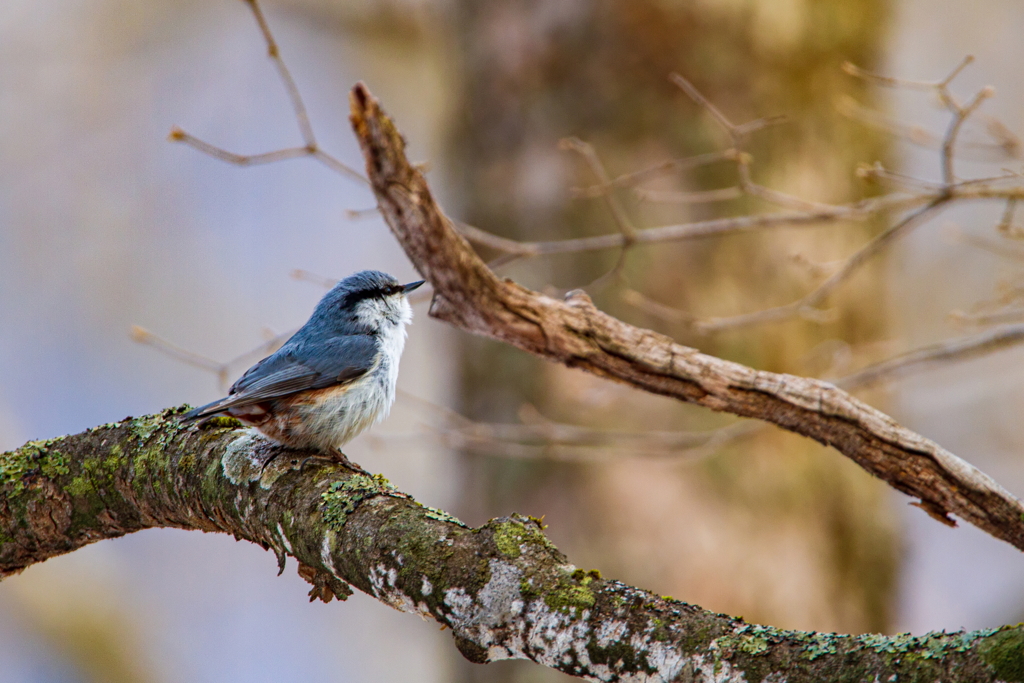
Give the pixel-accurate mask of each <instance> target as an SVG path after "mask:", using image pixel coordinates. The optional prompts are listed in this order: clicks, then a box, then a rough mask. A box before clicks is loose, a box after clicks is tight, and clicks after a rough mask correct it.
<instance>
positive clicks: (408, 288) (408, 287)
mask: <svg viewBox="0 0 1024 683" xmlns="http://www.w3.org/2000/svg"><path fill="white" fill-rule="evenodd" d="M424 282H426V280H420V281H418V282H410V283H409V284H407V285H402V294H408V293H409V292H411V291H412V290H414V289H416V288H417V287H419V286H420V285H422V284H423V283H424Z"/></svg>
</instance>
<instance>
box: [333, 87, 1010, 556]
mask: <svg viewBox="0 0 1024 683" xmlns="http://www.w3.org/2000/svg"><path fill="white" fill-rule="evenodd" d="M350 99H351V107H352V114H351V120H352V125H353V128H354V129H355V132H356V136H357V138H358V139H359V142H360V145H361V146H362V149H363V154H364V156H365V157H366V167H367V173H368V175H369V178H370V183H371V185H372V187H373V189H374V192H375V194H376V196H377V202H378V206H379V208H380V210H381V213H382V214H383V215H384V218H385V220H387V223H388V225H389V226H390V228H391V231H392V233H394V235H395V237H396V238H397V239H398V241H399V243H400V244H401V245H402V247H403V248H404V249H405V252H406V254H407V255H408V256H409V258H410V260H412V262H413V264H414V265H415V266H416V268H417V269H418V270H419V272H420V273H421V274H422V275H423V276H424V277H426V278H427V279H428V280H429V281H430V283H431V284H432V285H433V287H434V300H433V302H432V305H431V308H430V315H432V316H433V317H435V318H439V319H441V320H445V321H447V322H449V323H452V324H453V325H456V326H457V327H459V328H461V329H463V330H466V331H468V332H472V333H474V334H479V335H482V336H486V337H491V338H493V339H497V340H500V341H503V342H506V343H508V344H511V345H513V346H516V347H518V348H520V349H523V350H524V351H529V352H530V353H533V354H536V355H538V356H541V357H543V358H546V359H548V360H552V361H555V362H559V363H563V364H565V365H567V366H569V367H576V368H581V369H583V370H586V371H588V372H591V373H594V374H596V375H599V376H601V377H605V378H608V379H613V380H617V381H620V382H625V383H627V384H630V385H632V386H635V387H637V388H639V389H643V390H644V391H649V392H652V393H655V394H663V395H665V396H672V397H674V398H678V399H680V400H682V401H686V402H689V403H696V404H698V405H702V406H705V407H707V408H711V409H712V410H717V411H723V412H729V413H733V414H735V415H739V416H741V417H753V418H758V419H761V420H765V421H768V422H772V423H774V424H776V425H778V426H780V427H783V428H785V429H788V430H790V431H793V432H796V433H798V434H803V435H804V436H808V437H810V438H812V439H815V440H816V441H819V442H821V443H823V444H825V445H828V446H832V447H834V448H835V449H836V450H838V451H839V452H840V453H842V454H843V455H845V456H847V457H849V458H851V459H852V460H853V461H854V462H856V463H857V464H858V465H860V466H861V467H863V468H864V469H865V470H867V471H868V472H870V473H871V474H873V475H875V476H876V477H878V478H880V479H882V480H884V481H885V482H887V483H888V484H889V485H890V486H892V487H893V488H895V489H897V490H899V491H902V492H903V493H906V494H907V495H909V496H913V497H915V498H918V499H919V501H920V502H918V503H916V504H917V505H918V506H919V507H921V508H922V509H924V510H925V511H926V512H927V513H928V514H929V515H931V516H932V517H934V518H935V519H937V520H939V521H941V522H943V523H945V524H949V525H951V526H952V525H955V522H954V521H953V520H952V519H951V518H950V517H949V516H948V515H949V514H950V513H952V514H956V515H958V516H959V517H961V518H963V519H965V520H967V521H969V522H971V523H972V524H974V525H975V526H977V527H979V528H980V529H983V530H984V531H986V532H988V533H990V534H992V535H993V536H995V537H996V538H999V539H1002V540H1004V541H1006V542H1007V543H1010V544H1012V545H1014V546H1015V547H1016V548H1018V549H1021V550H1024V506H1022V504H1021V502H1020V501H1019V500H1017V499H1016V498H1015V497H1014V496H1012V495H1011V494H1010V493H1009V492H1007V491H1006V490H1005V489H1003V488H1002V487H1001V486H999V485H998V484H997V483H996V482H995V481H993V480H992V479H991V478H990V477H988V476H987V475H986V474H984V473H983V472H981V471H979V470H978V469H976V468H975V467H973V466H972V465H970V464H969V463H967V462H965V461H963V460H961V459H960V458H958V457H957V456H955V455H953V454H952V453H950V452H949V451H947V450H945V449H944V448H942V447H941V446H939V445H938V444H936V443H934V442H932V441H930V440H928V439H926V438H924V437H923V436H921V435H919V434H916V433H914V432H912V431H910V430H908V429H905V428H904V427H901V426H900V425H898V424H897V423H896V422H895V421H894V420H893V419H892V418H890V417H889V416H888V415H885V414H884V413H882V412H880V411H878V410H875V409H874V408H872V407H870V406H868V405H867V404H865V403H863V402H861V401H859V400H857V399H856V398H854V397H853V396H851V395H849V394H848V393H846V392H844V391H842V390H841V389H839V388H837V387H835V386H834V385H832V384H829V383H827V382H823V381H820V380H816V379H810V378H805V377H796V376H793V375H785V374H778V373H772V372H765V371H760V370H754V369H753V368H749V367H746V366H744V365H740V364H739V363H733V362H730V361H725V360H722V359H720V358H716V357H714V356H709V355H706V354H702V353H700V352H699V351H697V350H696V349H693V348H690V347H686V346H682V345H681V344H677V343H675V342H674V341H673V340H672V339H670V338H669V337H666V336H664V335H662V334H658V333H656V332H653V331H651V330H645V329H641V328H638V327H634V326H632V325H628V324H626V323H624V322H622V321H620V320H617V319H616V318H613V317H612V316H610V315H607V314H605V313H603V312H601V311H599V310H598V309H597V308H595V307H594V305H593V303H592V302H591V300H590V298H589V297H588V296H587V295H586V294H585V293H584V292H582V291H578V290H577V291H574V292H570V293H569V295H567V297H566V299H565V301H557V300H555V299H552V298H550V297H548V296H545V295H543V294H539V293H537V292H534V291H531V290H529V289H527V288H525V287H522V286H521V285H518V284H516V283H515V282H512V281H511V280H507V279H506V280H501V279H499V278H498V277H497V276H496V275H495V274H494V273H493V272H492V271H491V270H490V269H489V268H488V267H487V265H486V264H485V263H484V262H483V261H482V260H481V259H480V258H479V257H478V256H477V254H476V252H475V251H473V249H472V247H471V246H470V245H469V243H468V242H466V240H465V239H463V237H462V236H461V235H459V234H458V232H457V231H456V230H455V228H454V227H453V225H452V223H451V221H450V220H449V219H448V218H447V217H446V216H445V215H444V213H443V212H442V211H441V209H440V207H439V206H438V205H437V203H436V202H435V201H434V199H433V196H432V195H431V192H430V188H429V187H428V186H427V182H426V179H425V178H424V176H423V174H422V173H420V171H419V170H418V169H417V168H416V167H414V166H413V165H412V164H410V163H409V161H408V159H407V158H406V156H405V142H404V140H403V139H402V136H401V134H400V133H399V131H398V129H397V127H396V126H395V124H394V123H393V122H392V121H391V119H390V118H388V116H387V114H385V113H384V112H383V110H382V109H381V108H380V105H379V103H378V102H377V100H376V99H375V98H374V97H373V96H372V95H371V94H370V92H369V91H368V90H367V89H366V87H365V86H363V85H362V84H358V85H356V86H355V88H353V90H352V95H351V98H350Z"/></svg>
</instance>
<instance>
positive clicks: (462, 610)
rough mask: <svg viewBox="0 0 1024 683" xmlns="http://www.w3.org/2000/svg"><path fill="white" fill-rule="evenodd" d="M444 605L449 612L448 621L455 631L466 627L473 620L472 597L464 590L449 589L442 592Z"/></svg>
mask: <svg viewBox="0 0 1024 683" xmlns="http://www.w3.org/2000/svg"><path fill="white" fill-rule="evenodd" d="M444 604H445V605H446V606H447V607H448V609H450V610H451V612H450V613H449V615H448V618H449V621H451V623H452V624H453V626H454V627H455V628H456V629H460V628H462V627H463V626H468V625H469V624H470V622H471V621H472V618H473V611H474V610H473V596H472V595H470V594H469V593H467V592H466V589H464V588H449V589H448V590H446V591H445V592H444Z"/></svg>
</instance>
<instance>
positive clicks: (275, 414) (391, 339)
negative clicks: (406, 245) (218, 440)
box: [182, 270, 423, 462]
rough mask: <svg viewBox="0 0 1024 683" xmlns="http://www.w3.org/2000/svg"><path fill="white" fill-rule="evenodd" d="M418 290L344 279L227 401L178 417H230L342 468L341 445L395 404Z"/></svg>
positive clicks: (389, 281) (385, 279) (368, 277)
mask: <svg viewBox="0 0 1024 683" xmlns="http://www.w3.org/2000/svg"><path fill="white" fill-rule="evenodd" d="M422 284H423V280H420V281H419V282H410V283H409V284H407V285H400V284H398V281H397V280H395V278H393V277H391V276H390V275H387V274H386V273H381V272H379V271H376V270H364V271H363V272H361V273H356V274H355V275H351V276H349V277H347V278H345V279H344V280H342V281H341V282H339V283H338V284H337V285H335V286H334V288H333V289H331V291H329V292H327V294H326V295H324V298H323V299H321V300H320V303H318V304H317V306H316V309H315V310H314V311H313V315H312V316H311V317H310V319H309V321H308V322H307V323H306V324H305V325H303V326H302V328H301V329H299V331H298V332H296V333H295V334H294V335H292V337H291V338H290V339H289V340H288V341H286V342H285V343H284V345H283V346H282V347H281V348H280V349H278V350H277V351H275V352H274V353H273V354H271V355H270V356H267V357H266V358H264V359H263V360H261V361H260V362H259V363H257V364H256V365H254V366H252V367H251V368H249V369H248V370H247V371H246V372H245V374H244V375H242V377H241V378H240V379H239V380H238V381H237V382H235V383H234V385H233V386H232V387H231V389H230V390H229V391H228V395H227V397H226V398H222V399H220V400H218V401H214V402H213V403H208V404H206V405H205V406H202V407H200V408H196V409H194V410H191V411H189V412H188V413H186V414H185V415H184V416H183V417H182V419H183V420H186V421H191V420H203V419H207V418H211V417H214V416H216V415H225V414H226V415H230V416H231V417H235V418H238V419H239V420H241V421H242V422H243V423H245V424H247V425H250V426H252V427H255V428H256V429H257V430H259V432H260V433H262V434H264V435H265V436H267V437H269V438H271V439H273V440H274V441H277V442H278V443H281V444H283V445H285V446H291V447H293V448H310V449H313V450H317V451H320V452H321V453H324V454H326V455H329V456H331V457H335V458H338V459H340V460H342V461H343V462H347V461H348V459H347V458H346V457H345V456H344V455H343V454H342V453H341V446H342V445H343V444H345V443H347V442H348V441H350V440H351V439H352V438H353V437H355V435H356V434H358V433H359V432H361V431H363V430H364V429H365V428H367V427H369V426H370V425H371V424H374V423H376V422H379V421H380V420H382V419H384V418H385V417H387V414H388V411H389V410H390V409H391V404H392V403H393V402H394V400H395V383H396V381H397V380H398V361H399V359H400V358H401V356H402V349H403V347H404V346H405V336H406V331H405V326H406V325H407V324H409V322H410V321H411V320H412V308H411V307H410V306H409V302H408V301H407V300H406V295H407V294H408V293H409V292H411V291H412V290H414V289H416V288H417V287H419V286H420V285H422Z"/></svg>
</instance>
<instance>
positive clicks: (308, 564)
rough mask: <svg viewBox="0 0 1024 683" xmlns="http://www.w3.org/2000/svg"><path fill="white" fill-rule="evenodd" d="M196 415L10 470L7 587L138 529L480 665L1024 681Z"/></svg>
mask: <svg viewBox="0 0 1024 683" xmlns="http://www.w3.org/2000/svg"><path fill="white" fill-rule="evenodd" d="M186 408H187V406H185V407H182V408H177V409H170V410H167V411H164V412H163V413H161V414H159V415H149V416H145V417H141V418H135V419H132V418H127V419H125V420H123V421H122V422H120V423H117V424H108V425H102V426H100V427H96V428H94V429H90V430H88V431H86V432H83V433H81V434H77V435H73V436H66V437H61V438H57V439H50V440H47V441H36V442H31V443H28V444H26V445H25V446H23V447H21V448H20V449H18V450H15V451H11V452H8V453H5V454H3V455H2V456H0V577H5V576H10V575H12V574H15V573H18V572H20V571H21V570H22V569H24V568H25V567H27V566H29V565H31V564H33V563H36V562H41V561H43V560H45V559H47V558H49V557H53V556H54V555H59V554H61V553H66V552H70V551H73V550H75V549H77V548H80V547H81V546H83V545H86V544H88V543H92V542H94V541H98V540H101V539H104V538H115V537H119V536H123V535H124V534H127V533H131V532H133V531H139V530H141V529H147V528H153V527H177V528H183V529H198V530H201V531H217V532H222V533H229V534H232V535H234V536H235V537H236V538H238V539H245V540H248V541H251V542H253V543H257V544H259V545H261V546H263V547H264V548H268V549H271V550H273V551H274V552H275V553H276V554H277V555H278V558H279V560H280V565H281V567H282V569H283V568H284V565H285V560H286V557H287V556H291V557H294V558H295V559H297V560H298V561H299V563H300V564H299V573H300V575H302V576H303V578H305V579H306V580H307V581H309V582H310V583H312V584H313V589H312V591H311V592H310V595H311V597H319V598H321V599H325V600H329V599H331V598H332V597H334V596H338V597H340V598H341V599H344V598H345V597H347V595H348V594H349V593H350V592H351V589H350V588H349V586H350V585H351V586H355V587H356V588H358V589H359V590H362V591H364V592H366V593H368V594H370V595H372V596H374V597H376V598H377V599H378V600H381V601H382V602H385V603H387V604H389V605H391V606H392V607H394V608H396V609H399V610H402V611H405V612H414V613H417V614H420V615H422V616H424V617H427V618H432V619H435V620H436V621H438V622H439V623H441V624H444V625H445V626H448V627H449V628H450V629H451V630H452V633H453V636H454V638H455V644H456V646H457V647H458V648H459V650H460V652H462V654H463V655H464V656H466V657H467V658H468V659H470V660H472V661H475V662H489V661H495V660H499V659H508V658H522V659H530V660H533V661H535V662H537V663H539V664H544V665H546V666H550V667H553V668H556V669H559V670H561V671H564V672H566V673H569V674H572V675H575V676H580V677H583V678H588V679H591V680H600V681H613V680H616V681H627V680H628V681H782V680H786V681H791V682H793V683H796V682H798V681H823V680H843V681H872V680H882V681H887V680H900V681H935V680H942V681H996V680H1002V681H1024V628H1022V627H1021V626H1013V627H1010V626H1006V627H1003V628H1000V629H990V630H985V631H975V632H970V633H964V632H961V633H952V634H947V633H930V634H927V635H924V636H917V637H912V636H909V635H899V636H893V637H886V636H877V635H864V636H843V635H836V634H821V633H804V632H798V631H783V630H779V629H775V628H771V627H767V626H757V625H754V624H748V623H745V622H744V621H743V620H742V619H735V618H731V617H728V616H726V615H722V614H714V613H711V612H708V611H706V610H703V609H701V608H699V607H697V606H695V605H688V604H686V603H683V602H680V601H677V600H673V599H671V598H667V597H659V596H657V595H653V594H651V593H649V592H647V591H643V590H640V589H637V588H633V587H631V586H627V585H624V584H622V583H620V582H617V581H611V580H607V579H604V578H602V577H601V575H600V574H599V573H598V572H596V571H583V570H581V569H577V568H576V567H575V566H573V565H572V564H570V563H569V562H568V561H567V560H566V558H565V556H564V555H562V553H560V552H559V551H558V549H557V548H555V547H554V546H553V545H552V544H551V543H550V541H548V539H547V538H546V537H545V535H544V533H543V531H542V527H541V525H540V523H539V522H538V521H537V520H533V519H528V518H524V517H520V516H517V515H513V516H511V517H504V518H500V519H494V520H491V521H490V522H488V523H487V524H485V525H483V526H481V527H479V528H476V529H472V528H468V527H467V526H466V525H464V524H462V523H461V522H459V521H458V520H457V519H455V518H453V517H451V516H450V515H448V514H446V513H444V512H442V511H439V510H434V509H432V508H429V507H425V506H423V505H421V504H419V503H417V502H416V501H415V500H413V499H412V498H411V497H410V496H408V495H406V494H404V493H401V492H399V491H397V490H396V489H395V488H394V487H392V486H391V484H389V483H388V482H387V480H386V479H384V478H383V477H381V476H379V475H377V476H369V475H366V474H364V473H360V472H356V471H353V470H350V469H347V468H345V467H344V466H342V465H340V464H338V463H336V462H333V461H327V460H324V459H321V458H316V457H313V456H314V454H312V453H308V452H302V451H294V450H288V449H284V448H281V447H279V446H275V445H273V444H271V443H270V442H268V441H267V440H265V439H263V438H262V437H260V436H258V435H256V434H255V433H253V432H252V431H249V430H243V429H239V428H238V423H237V422H235V421H233V420H228V419H219V420H216V421H214V422H213V423H210V424H207V425H206V426H205V427H204V428H197V427H195V426H184V425H182V424H181V423H180V422H179V419H178V417H179V416H180V415H181V413H183V412H184V410H185V409H186Z"/></svg>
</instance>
